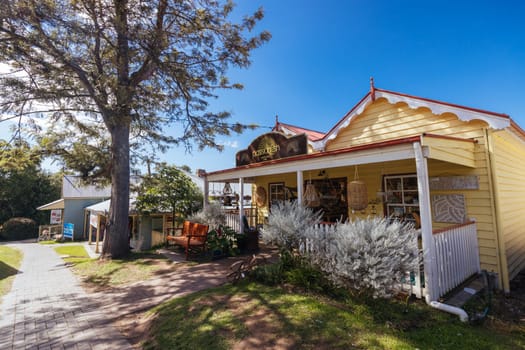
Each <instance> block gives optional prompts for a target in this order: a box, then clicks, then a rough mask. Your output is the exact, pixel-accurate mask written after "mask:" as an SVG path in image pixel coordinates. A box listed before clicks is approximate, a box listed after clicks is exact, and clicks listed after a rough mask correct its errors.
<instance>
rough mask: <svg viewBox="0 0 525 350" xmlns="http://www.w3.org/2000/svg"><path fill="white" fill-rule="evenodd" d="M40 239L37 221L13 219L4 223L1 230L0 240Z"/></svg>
mask: <svg viewBox="0 0 525 350" xmlns="http://www.w3.org/2000/svg"><path fill="white" fill-rule="evenodd" d="M36 237H38V225H37V223H36V221H34V220H32V219H28V218H11V219H9V220H7V221H6V222H4V224H3V225H2V228H1V229H0V239H1V240H5V241H18V240H22V239H28V238H36Z"/></svg>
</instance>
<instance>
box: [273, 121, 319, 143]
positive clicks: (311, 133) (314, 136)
mask: <svg viewBox="0 0 525 350" xmlns="http://www.w3.org/2000/svg"><path fill="white" fill-rule="evenodd" d="M283 128H284V129H287V130H289V131H291V132H292V133H294V134H296V135H300V134H306V137H308V140H310V141H317V140H320V139H322V138H323V137H324V135H325V134H324V133H323V132H320V131H315V130H309V129H305V128H300V127H298V126H295V125H290V124H285V123H281V122H279V121H278V122H276V123H275V126H274V127H273V129H272V131H281V132H282V131H284V130H283Z"/></svg>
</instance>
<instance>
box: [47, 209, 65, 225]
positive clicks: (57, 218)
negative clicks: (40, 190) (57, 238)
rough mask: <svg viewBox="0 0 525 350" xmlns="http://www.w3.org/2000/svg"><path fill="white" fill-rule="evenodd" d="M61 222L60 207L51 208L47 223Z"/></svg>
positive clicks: (56, 223) (55, 223)
mask: <svg viewBox="0 0 525 350" xmlns="http://www.w3.org/2000/svg"><path fill="white" fill-rule="evenodd" d="M61 222H62V209H53V210H51V218H50V219H49V223H50V224H51V225H58V224H60V223H61Z"/></svg>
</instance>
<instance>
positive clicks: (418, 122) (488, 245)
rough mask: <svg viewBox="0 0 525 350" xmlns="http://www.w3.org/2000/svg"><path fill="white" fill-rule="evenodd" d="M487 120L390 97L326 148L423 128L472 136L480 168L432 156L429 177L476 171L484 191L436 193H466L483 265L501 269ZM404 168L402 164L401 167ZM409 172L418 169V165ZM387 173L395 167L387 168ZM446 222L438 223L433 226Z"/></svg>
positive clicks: (384, 138) (390, 137)
mask: <svg viewBox="0 0 525 350" xmlns="http://www.w3.org/2000/svg"><path fill="white" fill-rule="evenodd" d="M486 130H487V125H486V123H485V122H483V121H470V122H464V121H461V120H459V119H458V118H457V116H456V115H454V114H452V113H444V114H441V115H434V114H433V113H432V112H431V111H430V110H429V109H426V108H418V109H411V108H410V107H408V105H407V104H405V103H397V104H395V105H392V104H390V103H389V102H388V101H387V100H386V99H378V100H377V101H375V102H374V103H372V104H371V105H370V106H368V107H367V108H366V109H365V111H364V112H363V113H362V114H361V115H359V116H357V117H356V118H355V119H354V120H353V121H352V122H351V123H350V125H349V126H348V127H347V128H345V129H343V130H341V131H340V132H339V134H338V135H337V137H336V138H335V139H334V140H333V141H331V142H329V143H328V144H327V147H326V148H327V150H334V149H339V148H346V147H351V146H356V145H362V144H369V143H375V142H381V141H388V140H393V139H399V138H402V137H408V136H414V135H420V134H423V133H427V134H435V135H443V136H450V137H458V138H463V139H473V140H475V141H476V142H477V143H476V144H475V147H474V157H475V161H474V163H475V168H469V167H464V166H459V165H455V164H452V163H447V162H442V161H436V160H432V159H430V160H429V162H428V164H429V176H452V175H457V176H461V175H473V176H477V177H478V179H479V190H475V191H474V190H468V191H436V192H435V193H434V192H431V193H430V195H431V197H432V195H435V194H454V193H461V194H464V195H465V201H466V207H467V216H468V217H469V218H474V219H476V221H477V225H478V243H479V249H480V261H481V267H482V268H483V269H487V270H488V271H493V272H497V273H500V274H501V271H500V264H499V257H498V241H497V234H496V232H497V227H496V220H495V209H494V201H493V200H492V198H494V197H493V193H492V185H491V179H490V167H489V162H488V145H487V140H486ZM398 171H400V173H403V170H402V169H398ZM405 171H409V172H415V164H414V165H410V166H409V167H407V168H406V170H405ZM384 172H385V174H387V173H389V174H391V173H392V172H393V173H395V170H394V169H392V170H389V169H385V171H384ZM446 226H447V224H443V223H438V222H433V227H434V228H442V227H446Z"/></svg>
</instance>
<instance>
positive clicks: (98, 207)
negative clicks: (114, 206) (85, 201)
mask: <svg viewBox="0 0 525 350" xmlns="http://www.w3.org/2000/svg"><path fill="white" fill-rule="evenodd" d="M136 200H137V199H136V198H135V197H131V198H130V199H129V213H130V214H133V213H135V212H136V208H135V202H136ZM110 202H111V199H108V200H105V201H102V202H99V203H95V204H93V205H90V206H88V207H85V208H84V210H87V211H90V212H91V213H92V214H95V215H105V214H107V213H108V212H109V203H110Z"/></svg>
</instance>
